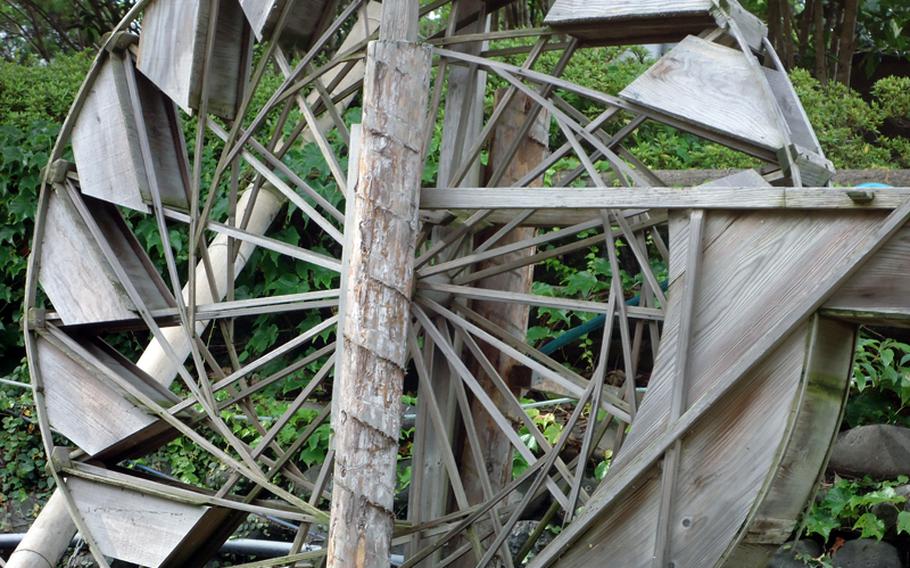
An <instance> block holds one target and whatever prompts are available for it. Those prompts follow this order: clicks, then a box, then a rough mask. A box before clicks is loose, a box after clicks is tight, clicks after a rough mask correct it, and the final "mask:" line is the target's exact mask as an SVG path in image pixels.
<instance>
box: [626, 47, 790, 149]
mask: <svg viewBox="0 0 910 568" xmlns="http://www.w3.org/2000/svg"><path fill="white" fill-rule="evenodd" d="M756 79H757V78H756V77H755V75H754V71H753V69H752V67H751V65H750V63H749V61H748V60H747V59H746V56H745V55H744V54H743V53H742V52H741V51H739V50H735V49H730V48H727V47H723V46H721V45H718V44H716V43H711V42H708V41H705V40H703V39H700V38H697V37H694V36H692V37H687V38H685V39H684V40H683V41H681V42H680V43H679V44H678V45H677V46H676V47H674V48H673V49H672V50H671V51H670V53H668V54H666V55H664V56H663V57H662V58H661V59H660V60H658V61H657V63H655V64H654V66H652V67H651V68H650V69H649V70H648V71H647V72H646V73H645V74H644V75H642V76H640V77H639V78H638V79H636V80H635V81H633V82H632V84H630V85H629V86H628V87H626V88H625V89H623V90H622V92H621V93H620V96H621V97H622V98H624V99H626V100H627V101H630V102H632V103H635V104H637V105H641V106H642V107H644V108H646V109H652V110H655V111H658V112H661V113H665V114H667V115H669V116H672V117H674V118H676V119H679V120H680V121H682V122H683V123H694V124H696V125H698V126H700V127H703V128H707V129H709V130H712V131H714V132H717V133H719V134H722V135H725V136H729V137H732V138H735V139H737V140H739V141H742V142H745V143H747V144H752V145H755V146H758V147H760V148H765V149H769V150H773V151H776V150H778V149H779V148H781V147H782V146H783V145H784V144H785V136H784V133H782V132H780V131H779V129H778V128H777V126H776V118H775V110H774V107H772V105H773V104H775V103H774V101H770V100H767V99H765V97H764V96H763V94H762V91H761V89H759V86H758V85H757V84H756Z"/></svg>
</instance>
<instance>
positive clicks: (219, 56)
mask: <svg viewBox="0 0 910 568" xmlns="http://www.w3.org/2000/svg"><path fill="white" fill-rule="evenodd" d="M211 9H212V6H211V2H210V1H209V0H155V1H154V2H152V3H151V4H149V6H148V8H147V9H146V11H145V13H144V15H143V20H142V33H141V34H140V36H139V56H138V63H137V65H138V68H139V71H141V72H142V73H143V74H144V75H145V76H146V77H148V78H149V79H150V80H151V81H152V83H154V84H155V85H157V86H158V88H160V89H161V90H162V91H164V92H165V93H166V94H167V95H168V96H169V97H171V99H173V101H174V102H175V103H177V104H178V105H179V106H180V107H181V108H182V109H183V110H184V111H186V112H187V113H192V111H193V110H195V109H196V108H198V107H199V101H200V96H201V94H202V73H203V70H204V67H205V61H204V59H205V46H206V36H207V35H208V27H209V14H210V13H211ZM250 49H251V34H250V28H249V25H248V24H247V22H246V18H245V17H244V15H243V11H242V10H241V8H240V4H239V3H238V2H237V1H236V0H230V1H225V2H221V3H220V6H219V10H218V22H217V24H216V26H215V40H214V48H213V51H212V61H211V62H209V71H208V72H209V75H208V78H207V83H208V93H207V97H208V109H209V112H212V113H214V114H217V115H219V116H221V117H223V118H226V119H232V118H234V114H235V113H236V110H237V106H238V105H239V103H240V99H241V96H242V93H243V86H244V84H245V82H246V73H247V68H246V66H247V60H248V53H249V50H250Z"/></svg>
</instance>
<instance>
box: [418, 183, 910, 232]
mask: <svg viewBox="0 0 910 568" xmlns="http://www.w3.org/2000/svg"><path fill="white" fill-rule="evenodd" d="M761 185H763V186H767V182H762V184H761ZM855 191H860V192H861V193H863V194H865V195H866V196H868V197H869V198H870V200H869V201H862V202H856V201H854V200H853V199H852V198H851V197H850V195H851V194H853V193H855ZM908 198H910V188H906V187H894V188H886V189H875V188H862V190H849V189H835V188H829V187H754V186H749V187H693V188H679V187H638V188H632V187H612V188H574V187H572V188H570V187H548V188H540V189H525V188H473V187H472V188H457V189H456V190H454V191H448V190H441V189H424V190H422V191H421V207H423V208H424V209H426V210H434V209H451V210H462V209H463V210H468V211H477V210H499V211H500V215H499V216H497V217H495V218H496V219H501V218H504V215H503V214H502V212H503V211H510V210H511V211H514V210H515V204H516V203H521V204H522V205H523V206H524V207H527V208H530V209H543V210H547V209H549V210H550V211H549V213H548V215H545V216H540V217H536V214H535V217H536V219H537V220H543V219H554V218H555V219H557V220H558V219H559V211H558V210H560V209H562V210H573V209H574V210H576V211H575V213H573V214H567V215H566V217H565V218H566V219H568V220H571V222H573V223H575V222H583V219H580V218H579V217H582V218H584V217H585V216H584V215H581V213H583V211H582V210H588V211H594V210H598V209H652V208H653V209H725V210H732V209H739V210H749V209H752V210H755V209H817V210H821V209H846V210H853V211H864V210H876V209H879V210H881V209H894V208H896V207H899V206H900V205H901V204H902V203H904V201H906V200H907V199H908ZM544 212H545V211H542V212H540V213H544ZM567 213H568V211H567ZM529 222H531V220H530V219H529ZM558 224H559V223H558Z"/></svg>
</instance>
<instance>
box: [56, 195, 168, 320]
mask: <svg viewBox="0 0 910 568" xmlns="http://www.w3.org/2000/svg"><path fill="white" fill-rule="evenodd" d="M74 197H75V198H77V199H78V198H80V197H79V196H76V195H75V194H73V195H71V194H69V193H67V192H66V191H64V190H62V189H57V190H54V191H52V192H51V195H50V196H49V202H48V209H47V218H46V221H45V231H44V235H43V237H42V245H41V260H40V269H39V272H38V280H39V282H40V284H41V287H42V289H44V291H45V293H46V294H47V296H48V298H49V299H50V301H51V303H52V304H53V306H54V308H55V309H56V311H57V313H58V314H59V316H60V318H61V319H62V320H63V322H64V323H66V324H67V325H74V324H85V323H98V322H102V321H116V320H124V319H134V318H135V312H134V309H135V306H133V304H132V301H131V300H130V299H129V297H128V296H127V295H126V292H125V291H124V290H123V289H122V287H121V286H120V284H119V282H118V280H117V278H116V277H115V275H114V273H113V270H112V269H111V268H110V265H109V264H108V262H107V260H106V259H105V258H104V255H103V254H102V252H101V250H100V248H99V247H98V245H97V243H96V242H95V240H94V238H93V237H92V235H91V234H90V232H89V230H88V227H87V226H86V224H85V221H84V220H83V219H82V218H81V216H80V215H79V212H78V211H77V210H76V208H75V206H74V204H73V203H72V202H71V201H70V199H72V198H74ZM82 199H84V200H85V202H86V204H87V205H89V210H90V211H91V213H92V215H93V216H94V219H95V221H96V222H97V223H98V224H99V226H100V227H101V230H102V232H103V233H104V235H105V237H106V241H107V242H108V243H109V244H110V246H111V247H112V248H113V250H114V251H115V253H116V254H117V256H118V258H119V260H120V262H121V264H122V265H123V267H124V270H125V271H126V273H127V274H128V276H129V277H130V280H131V281H132V282H133V283H134V284H135V286H136V287H137V289H138V290H139V292H140V295H141V296H142V297H143V299H144V300H146V301H147V302H148V305H149V306H151V307H153V308H156V309H160V308H168V307H172V306H173V299H172V298H170V296H169V294H168V292H167V289H166V288H165V286H164V284H163V283H162V282H161V278H160V277H159V276H158V274H157V273H156V272H155V270H154V268H153V267H152V264H151V261H150V260H149V259H148V257H147V256H146V255H145V252H144V251H143V250H142V248H141V247H140V246H139V243H138V242H137V241H136V239H135V237H134V236H133V234H132V233H131V232H130V231H129V229H128V228H127V227H126V224H125V223H124V222H123V219H122V218H121V217H120V214H119V213H118V212H117V210H116V208H115V207H114V206H112V205H110V204H109V203H105V202H104V201H98V200H96V199H93V198H91V197H84V198H82Z"/></svg>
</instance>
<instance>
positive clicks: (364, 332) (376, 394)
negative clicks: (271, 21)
mask: <svg viewBox="0 0 910 568" xmlns="http://www.w3.org/2000/svg"><path fill="white" fill-rule="evenodd" d="M418 8H419V5H418V3H417V2H416V1H414V0H387V1H386V2H383V5H382V24H381V28H380V35H379V40H378V41H374V42H371V43H370V44H369V46H368V48H367V64H366V76H365V78H364V93H363V127H362V128H363V133H362V140H361V154H360V163H359V174H358V181H357V185H356V189H355V191H354V193H353V196H351V198H349V200H348V205H347V206H348V207H352V208H353V211H352V212H351V213H350V215H351V218H352V220H353V223H352V224H351V225H350V226H349V227H347V229H348V231H351V232H352V234H351V235H350V236H349V238H350V241H349V242H350V251H348V255H347V256H348V258H349V259H350V264H349V265H348V266H347V267H345V270H346V274H345V281H346V285H345V291H344V297H343V302H344V307H343V313H344V321H342V322H341V325H340V327H341V330H342V333H343V349H344V351H343V353H342V354H341V369H340V375H339V377H338V382H337V383H336V384H335V388H334V397H336V398H335V401H334V403H333V405H334V407H335V408H336V409H337V410H338V416H337V417H335V420H334V421H333V427H334V429H335V450H336V453H335V474H334V485H333V486H334V490H333V492H332V506H331V520H330V523H329V537H328V550H327V553H328V556H327V557H328V566H329V567H330V568H335V567H342V566H343V567H345V568H367V567H370V568H372V567H375V568H379V567H382V568H385V567H387V566H388V562H389V549H390V545H391V538H392V530H393V520H394V514H393V511H392V506H393V499H394V495H395V486H396V475H395V468H396V461H397V459H396V458H397V454H398V433H399V422H400V411H399V408H400V399H401V392H402V381H403V378H404V366H405V363H406V360H407V336H408V330H409V327H410V323H411V294H412V290H413V283H414V250H415V247H416V240H417V229H418V199H419V188H420V179H421V174H422V170H423V159H422V155H421V154H422V147H423V136H424V132H425V123H426V107H427V99H428V89H429V77H430V66H431V51H430V49H429V48H427V47H425V46H421V45H419V44H417V42H416V40H417V20H418Z"/></svg>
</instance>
